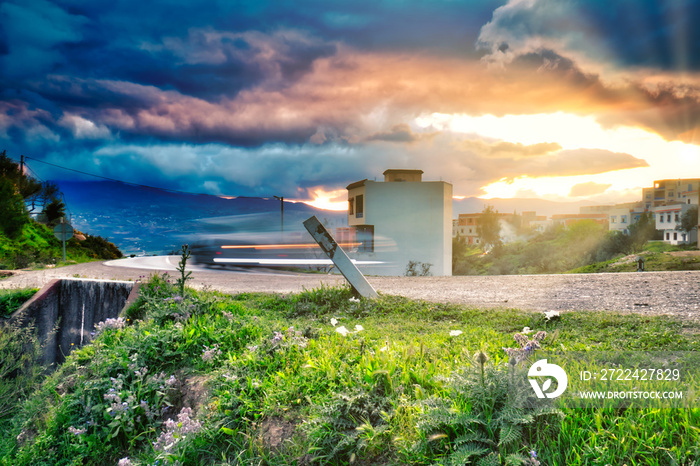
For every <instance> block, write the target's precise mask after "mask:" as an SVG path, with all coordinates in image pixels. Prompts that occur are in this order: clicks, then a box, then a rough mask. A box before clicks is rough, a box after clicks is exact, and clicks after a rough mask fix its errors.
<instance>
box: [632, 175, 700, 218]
mask: <svg viewBox="0 0 700 466" xmlns="http://www.w3.org/2000/svg"><path fill="white" fill-rule="evenodd" d="M699 187H700V178H685V179H680V178H679V179H677V180H656V181H654V187H652V188H643V189H642V202H643V203H644V208H645V209H646V210H647V211H651V210H652V208H654V207H658V206H665V205H674V204H691V205H693V204H694V205H698V188H699Z"/></svg>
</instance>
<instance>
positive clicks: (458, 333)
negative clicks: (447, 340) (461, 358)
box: [450, 330, 462, 337]
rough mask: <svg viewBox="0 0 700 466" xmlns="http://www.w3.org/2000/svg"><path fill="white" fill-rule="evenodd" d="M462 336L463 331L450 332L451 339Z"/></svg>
mask: <svg viewBox="0 0 700 466" xmlns="http://www.w3.org/2000/svg"><path fill="white" fill-rule="evenodd" d="M461 334H462V331H461V330H450V336H451V337H458V336H460V335H461Z"/></svg>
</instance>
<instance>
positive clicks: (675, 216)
mask: <svg viewBox="0 0 700 466" xmlns="http://www.w3.org/2000/svg"><path fill="white" fill-rule="evenodd" d="M673 219H674V220H675V221H676V222H678V220H679V219H678V213H677V212H676V214H675V215H674V217H673Z"/></svg>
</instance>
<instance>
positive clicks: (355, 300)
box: [348, 297, 360, 303]
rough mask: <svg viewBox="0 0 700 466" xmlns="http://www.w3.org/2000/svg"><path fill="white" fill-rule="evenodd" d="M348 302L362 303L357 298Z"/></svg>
mask: <svg viewBox="0 0 700 466" xmlns="http://www.w3.org/2000/svg"><path fill="white" fill-rule="evenodd" d="M348 301H350V302H351V303H359V302H360V300H359V299H357V298H355V297H352V298H350V299H348Z"/></svg>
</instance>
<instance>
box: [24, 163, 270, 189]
mask: <svg viewBox="0 0 700 466" xmlns="http://www.w3.org/2000/svg"><path fill="white" fill-rule="evenodd" d="M24 158H25V160H26V159H30V160H33V161H35V162H39V163H43V164H45V165H51V166H52V167H56V168H61V169H63V170H68V171H71V172H75V173H80V174H81V175H88V176H94V177H95V178H102V179H103V180H108V181H115V182H117V183H123V184H128V185H132V186H138V187H141V188H149V189H157V190H160V191H166V192H173V193H181V194H192V195H195V196H213V197H219V196H216V195H215V194H209V193H195V192H192V191H181V190H179V189H170V188H161V187H159V186H149V185H147V184H139V183H133V182H131V181H124V180H118V179H116V178H110V177H108V176H102V175H95V174H94V173H88V172H84V171H81V170H76V169H75V168H68V167H63V166H61V165H56V164H55V163H50V162H45V161H43V160H39V159H35V158H33V157H29V156H26V155H25V156H24ZM27 168H28V167H27ZM245 197H247V198H253V199H269V198H266V197H262V196H245Z"/></svg>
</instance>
